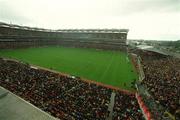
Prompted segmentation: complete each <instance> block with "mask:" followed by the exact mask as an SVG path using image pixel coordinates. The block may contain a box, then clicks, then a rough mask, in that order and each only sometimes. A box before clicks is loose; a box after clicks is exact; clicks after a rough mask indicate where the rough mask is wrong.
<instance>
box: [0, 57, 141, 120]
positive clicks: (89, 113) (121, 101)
mask: <svg viewBox="0 0 180 120" xmlns="http://www.w3.org/2000/svg"><path fill="white" fill-rule="evenodd" d="M0 84H1V86H2V87H4V88H6V89H8V90H10V91H11V92H13V93H15V94H16V95H18V96H20V97H22V98H23V99H25V100H27V101H29V102H30V103H32V104H34V105H35V106H37V107H39V108H40V109H42V110H44V111H46V112H48V113H50V114H51V115H53V116H55V117H57V118H60V119H68V120H70V119H72V120H73V119H96V120H105V119H106V118H107V117H108V115H109V111H108V105H109V103H110V97H111V94H112V92H113V91H114V92H115V93H116V97H115V103H114V105H115V106H114V111H113V118H114V119H115V120H132V119H136V120H137V119H138V120H143V119H144V118H143V114H142V112H141V110H140V108H139V105H138V104H137V100H136V98H135V95H134V94H127V93H126V92H123V91H118V90H113V89H110V88H106V87H103V86H100V85H97V84H94V83H88V82H85V81H82V80H81V79H80V78H72V77H68V76H62V75H60V74H58V73H53V72H50V71H47V70H42V69H35V68H33V67H31V66H29V65H28V64H23V63H20V62H15V61H11V60H5V59H0Z"/></svg>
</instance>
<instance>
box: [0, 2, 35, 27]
mask: <svg viewBox="0 0 180 120" xmlns="http://www.w3.org/2000/svg"><path fill="white" fill-rule="evenodd" d="M0 20H2V21H7V22H13V23H17V24H26V23H29V22H32V21H31V20H30V19H29V18H27V17H25V16H22V15H21V14H20V13H18V12H17V11H16V10H15V9H12V7H11V6H10V5H9V4H7V3H6V2H5V1H0Z"/></svg>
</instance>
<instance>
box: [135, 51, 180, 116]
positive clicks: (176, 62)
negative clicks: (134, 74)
mask: <svg viewBox="0 0 180 120" xmlns="http://www.w3.org/2000/svg"><path fill="white" fill-rule="evenodd" d="M137 54H138V55H140V56H141V58H142V66H143V70H144V73H145V79H144V80H143V81H142V84H143V85H145V86H146V87H147V89H148V91H149V92H150V94H151V95H152V96H153V97H154V99H155V100H156V102H157V103H158V104H160V105H162V106H163V107H164V108H165V109H166V110H167V111H169V112H170V113H171V114H176V112H177V111H179V110H180V94H179V93H180V59H178V58H174V57H171V56H165V55H162V54H158V53H155V52H149V51H138V52H137Z"/></svg>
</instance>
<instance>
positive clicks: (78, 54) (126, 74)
mask: <svg viewBox="0 0 180 120" xmlns="http://www.w3.org/2000/svg"><path fill="white" fill-rule="evenodd" d="M0 56H1V57H2V56H4V57H9V58H15V59H18V60H21V61H24V62H28V63H30V64H34V65H38V66H42V67H46V68H51V69H54V70H57V71H60V72H63V73H67V74H71V75H76V76H80V77H83V78H86V79H90V80H94V81H98V82H101V83H105V84H108V85H112V86H116V87H120V88H124V89H128V90H132V89H131V87H130V86H131V82H132V81H133V80H134V79H137V75H136V73H134V72H133V66H132V64H131V62H130V61H129V60H128V58H127V54H126V53H123V52H119V51H103V50H96V49H83V48H66V47H40V48H26V49H15V50H0Z"/></svg>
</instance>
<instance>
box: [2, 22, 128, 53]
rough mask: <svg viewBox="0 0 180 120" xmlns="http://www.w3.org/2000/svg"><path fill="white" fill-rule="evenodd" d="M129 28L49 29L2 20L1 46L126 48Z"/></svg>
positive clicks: (123, 49)
mask: <svg viewBox="0 0 180 120" xmlns="http://www.w3.org/2000/svg"><path fill="white" fill-rule="evenodd" d="M127 33H128V30H127V29H59V30H49V29H42V28H33V27H27V26H19V25H13V24H6V23H2V22H0V48H22V47H37V46H47V45H60V46H68V47H85V48H97V49H113V50H122V51H125V50H126V46H127V45H126V39H127Z"/></svg>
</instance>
